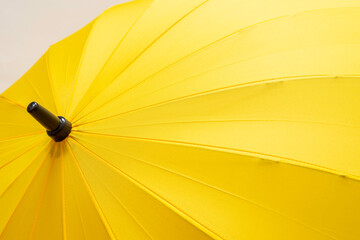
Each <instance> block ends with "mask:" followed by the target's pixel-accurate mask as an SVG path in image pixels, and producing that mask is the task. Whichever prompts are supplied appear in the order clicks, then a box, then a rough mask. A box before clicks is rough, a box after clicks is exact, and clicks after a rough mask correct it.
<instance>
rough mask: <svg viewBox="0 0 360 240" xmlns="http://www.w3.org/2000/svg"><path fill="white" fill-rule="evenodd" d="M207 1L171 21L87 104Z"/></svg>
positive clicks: (206, 0)
mask: <svg viewBox="0 0 360 240" xmlns="http://www.w3.org/2000/svg"><path fill="white" fill-rule="evenodd" d="M209 1H210V0H205V1H204V2H202V3H201V4H199V5H198V6H196V7H195V8H193V9H192V10H191V11H190V12H188V13H187V14H185V15H183V16H182V17H181V18H180V19H178V20H177V21H176V22H175V23H173V24H172V25H171V26H170V27H169V28H168V29H166V30H165V31H164V32H163V33H162V34H160V35H159V36H158V37H157V38H156V39H155V40H154V41H153V42H151V43H150V45H148V46H147V47H146V48H144V49H143V51H142V52H141V53H140V54H138V55H137V56H136V57H135V58H134V59H133V60H132V61H131V62H130V63H129V64H128V65H126V66H125V68H124V69H123V70H121V71H120V72H119V73H118V74H117V75H116V76H115V77H114V78H113V79H112V80H111V81H110V82H109V83H108V84H107V85H106V86H105V87H104V88H103V89H102V90H101V91H99V92H98V93H97V94H96V95H95V96H94V97H93V98H92V99H91V100H90V102H88V103H87V105H89V104H90V103H91V102H93V101H94V99H95V98H97V97H98V96H99V95H100V94H101V93H102V92H103V91H104V90H105V89H107V88H108V87H109V86H110V85H111V84H112V83H113V81H114V80H115V79H116V78H117V77H119V76H120V75H121V74H123V73H124V72H125V71H126V70H127V69H128V68H129V67H130V66H131V65H132V64H133V63H134V62H136V60H138V59H139V57H140V56H142V55H143V54H144V53H145V52H146V51H147V50H148V49H149V48H151V47H152V46H153V45H154V44H155V43H156V42H157V41H158V40H159V39H160V38H162V37H163V36H164V35H165V34H166V33H168V32H169V31H170V30H171V29H172V28H173V27H174V26H176V25H177V24H178V23H179V22H181V21H182V20H183V19H185V18H186V17H187V16H189V15H190V14H191V13H193V12H194V11H195V10H197V9H198V8H200V7H201V6H203V5H204V4H205V3H207V2H209ZM82 110H83V109H82ZM82 110H81V111H82ZM81 111H80V112H81ZM80 112H79V113H80ZM79 113H78V114H79ZM72 120H74V119H72Z"/></svg>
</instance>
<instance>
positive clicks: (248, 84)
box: [74, 75, 358, 127]
mask: <svg viewBox="0 0 360 240" xmlns="http://www.w3.org/2000/svg"><path fill="white" fill-rule="evenodd" d="M338 77H344V78H358V76H333V75H299V76H287V77H280V78H268V79H261V80H256V81H252V82H246V83H239V84H235V85H230V86H225V87H219V88H215V89H210V90H206V91H202V92H197V93H192V94H189V95H185V96H181V97H177V98H173V99H169V100H166V101H162V102H158V103H154V104H151V105H147V106H144V107H139V108H136V109H133V110H129V111H126V112H122V113H119V114H115V115H112V116H108V117H105V118H100V119H97V120H93V121H89V122H85V123H82V124H77V125H76V122H74V127H78V126H83V125H88V124H91V123H95V122H99V121H104V120H107V119H111V118H116V117H119V116H122V115H126V114H129V113H133V112H137V111H140V110H147V109H149V108H153V107H157V106H162V105H165V104H171V103H173V102H175V103H176V102H180V101H186V100H188V99H192V98H195V97H202V96H205V95H210V94H216V93H221V92H225V91H231V90H234V89H240V88H244V87H252V86H256V85H261V84H276V83H281V82H285V81H297V80H308V79H313V78H321V79H322V78H330V79H331V78H338Z"/></svg>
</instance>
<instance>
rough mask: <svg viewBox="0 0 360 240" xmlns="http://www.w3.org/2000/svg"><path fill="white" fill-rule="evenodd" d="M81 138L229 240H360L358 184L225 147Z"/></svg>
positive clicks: (118, 138)
mask: <svg viewBox="0 0 360 240" xmlns="http://www.w3.org/2000/svg"><path fill="white" fill-rule="evenodd" d="M73 137H74V138H75V140H76V141H79V142H80V144H83V145H84V146H86V147H87V148H88V149H89V150H91V151H93V152H96V153H97V154H99V155H100V156H102V158H103V161H105V162H109V163H110V164H113V165H114V166H115V167H116V168H118V169H121V170H122V171H124V172H125V173H126V174H128V175H129V176H131V177H133V178H134V179H136V180H137V181H139V182H140V183H141V184H144V186H146V187H147V188H149V189H150V190H152V191H154V192H155V193H156V194H159V195H160V196H161V197H163V198H165V199H167V200H168V201H170V202H172V203H173V204H174V205H175V206H176V207H178V208H179V209H180V210H182V211H184V212H185V213H186V214H188V215H190V216H193V217H194V218H195V219H196V220H197V221H199V222H200V223H202V224H203V225H205V226H208V227H209V228H210V229H211V230H212V231H214V232H215V233H216V234H218V235H219V236H221V237H222V238H223V239H354V240H355V239H357V236H358V235H359V234H360V232H359V229H358V228H357V227H356V226H357V225H358V221H357V219H358V216H359V214H360V207H359V205H358V204H357V202H359V201H360V190H359V189H360V188H359V187H360V182H359V181H358V180H353V179H348V178H344V177H340V176H337V175H334V174H331V173H324V172H322V171H319V170H313V169H309V168H307V167H301V166H294V165H289V164H286V163H283V162H276V161H272V160H269V159H266V158H259V157H251V156H247V155H246V154H242V153H241V152H236V151H230V150H225V149H216V148H211V147H205V146H192V145H186V144H180V143H169V142H162V141H151V140H146V139H134V138H123V137H107V136H99V135H96V134H95V135H93V134H80V133H76V134H74V135H73ZM99 140H100V141H99ZM114 155H116V156H118V157H117V158H114V157H113V156H114ZM118 191H120V190H118ZM329 211H330V212H331V214H329ZM325 216H326V217H325ZM194 239H196V238H194Z"/></svg>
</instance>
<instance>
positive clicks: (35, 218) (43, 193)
mask: <svg viewBox="0 0 360 240" xmlns="http://www.w3.org/2000/svg"><path fill="white" fill-rule="evenodd" d="M56 151H57V145H55V146H54V152H53V155H52V156H51V163H50V167H49V170H48V173H47V176H46V179H45V183H44V185H43V187H42V191H41V195H40V201H39V203H38V204H37V208H36V212H35V216H34V220H33V224H32V226H31V231H30V237H29V239H33V235H34V231H35V227H36V223H37V221H38V218H39V214H40V209H41V206H42V203H43V200H44V196H45V192H46V188H47V185H48V183H49V179H50V173H51V170H52V168H53V166H54V162H55V155H56Z"/></svg>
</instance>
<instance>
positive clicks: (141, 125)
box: [73, 119, 360, 132]
mask: <svg viewBox="0 0 360 240" xmlns="http://www.w3.org/2000/svg"><path fill="white" fill-rule="evenodd" d="M228 122H287V123H305V124H321V125H328V126H337V127H350V128H360V125H351V124H339V123H328V122H319V121H318V122H317V121H304V120H288V119H223V120H192V121H179V122H157V123H149V124H138V125H126V126H122V127H116V129H122V128H131V127H148V126H158V125H167V124H193V123H195V124H197V123H228ZM104 129H109V128H102V129H100V128H97V130H104ZM110 129H111V127H110ZM73 131H79V132H81V130H73Z"/></svg>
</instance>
